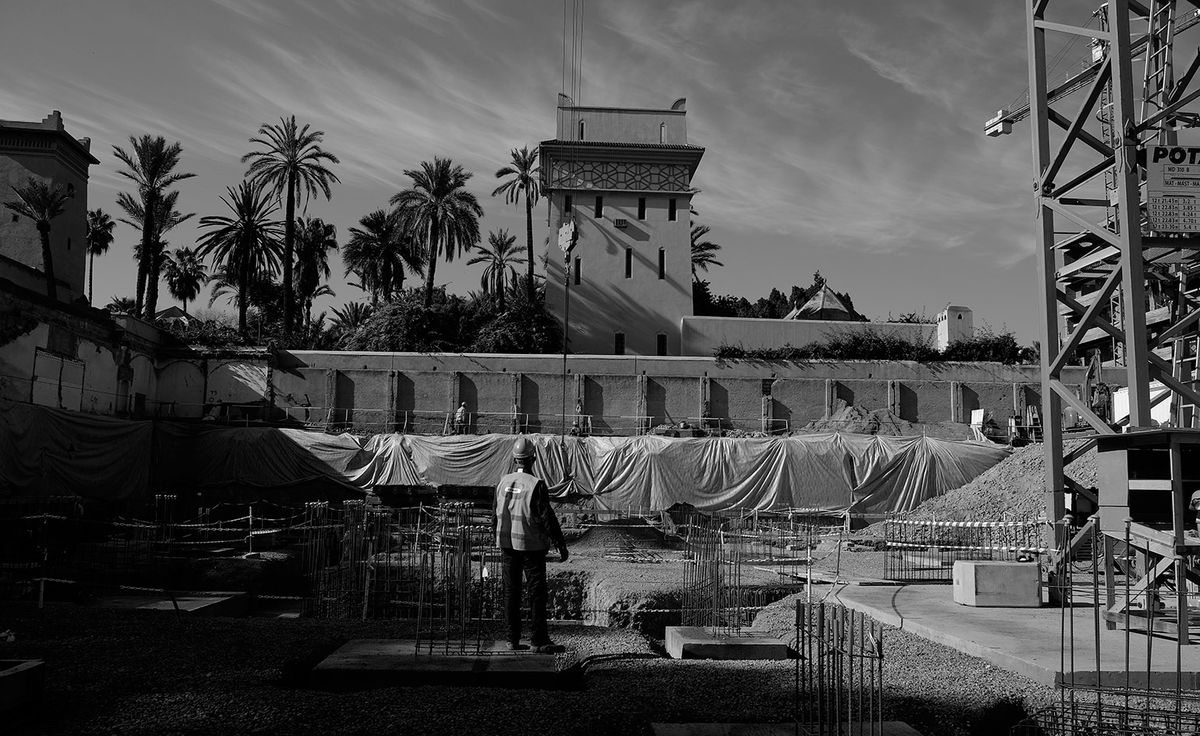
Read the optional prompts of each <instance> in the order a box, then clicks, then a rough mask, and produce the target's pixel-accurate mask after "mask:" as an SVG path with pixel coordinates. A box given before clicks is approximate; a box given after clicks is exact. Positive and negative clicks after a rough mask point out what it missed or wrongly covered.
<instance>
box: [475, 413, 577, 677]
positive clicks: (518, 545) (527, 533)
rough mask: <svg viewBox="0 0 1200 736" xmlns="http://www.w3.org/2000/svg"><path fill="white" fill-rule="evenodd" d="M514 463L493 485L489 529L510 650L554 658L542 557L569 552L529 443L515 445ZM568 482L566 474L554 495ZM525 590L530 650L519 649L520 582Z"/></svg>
mask: <svg viewBox="0 0 1200 736" xmlns="http://www.w3.org/2000/svg"><path fill="white" fill-rule="evenodd" d="M513 461H514V462H515V463H516V464H517V471H516V472H514V473H509V474H508V475H505V476H504V477H503V478H501V479H500V482H499V483H498V484H496V506H495V517H494V519H493V525H494V527H495V530H496V546H498V547H499V548H500V556H501V571H502V576H503V580H504V593H505V618H506V620H507V621H508V647H509V649H512V650H523V649H528V648H529V646H532V647H533V650H534V651H536V652H538V653H541V654H555V653H557V652H561V651H563V648H562V647H561V646H559V645H557V644H555V643H553V642H552V641H550V636H549V634H548V632H547V630H546V553H547V552H548V551H549V549H550V547H551V546H552V545H553V546H554V547H555V548H557V549H558V555H559V558H560V561H561V562H566V561H567V557H568V556H569V552H568V551H567V541H566V539H565V538H564V537H563V533H562V528H561V527H559V525H558V518H557V517H556V516H555V515H554V510H553V509H551V508H550V492H551V490H552V489H549V488H547V487H546V483H545V481H543V480H542V479H541V478H538V477H537V476H535V475H533V473H531V472H530V470H531V469H532V468H533V443H532V442H530V441H529V440H528V439H527V438H525V437H518V438H517V440H516V442H514V443H513ZM570 481H571V476H570V475H569V474H568V475H567V476H566V477H565V478H564V480H563V482H562V483H561V484H559V485H557V486H555V487H554V489H553V490H554V491H557V490H559V489H560V488H562V487H564V486H566V485H567V484H568V483H570ZM522 573H524V580H525V583H527V584H528V586H529V608H530V610H531V612H532V615H533V623H532V631H531V633H530V636H529V646H526V645H524V644H521V579H522Z"/></svg>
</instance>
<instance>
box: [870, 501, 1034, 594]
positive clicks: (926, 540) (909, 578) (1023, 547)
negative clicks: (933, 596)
mask: <svg viewBox="0 0 1200 736" xmlns="http://www.w3.org/2000/svg"><path fill="white" fill-rule="evenodd" d="M1044 533H1045V524H1044V523H1042V522H1029V521H937V520H931V519H913V518H906V517H904V516H893V517H891V518H888V519H886V520H885V521H884V545H885V548H886V550H887V556H886V561H885V563H884V572H883V576H884V578H886V579H888V580H894V581H896V582H906V583H949V582H952V581H953V574H954V563H955V562H956V561H958V560H1004V561H1009V562H1036V561H1037V560H1038V558H1039V555H1045V554H1046V553H1047V552H1048V551H1049V550H1048V549H1047V548H1046V547H1045V546H1044V542H1043V534H1044Z"/></svg>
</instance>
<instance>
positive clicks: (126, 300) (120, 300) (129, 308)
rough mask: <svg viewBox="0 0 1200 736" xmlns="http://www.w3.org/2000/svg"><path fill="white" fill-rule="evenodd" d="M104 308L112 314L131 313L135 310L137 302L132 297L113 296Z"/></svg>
mask: <svg viewBox="0 0 1200 736" xmlns="http://www.w3.org/2000/svg"><path fill="white" fill-rule="evenodd" d="M104 308H105V309H107V310H108V311H109V312H111V313H112V314H133V313H134V311H135V310H137V302H136V301H134V299H133V298H132V297H128V296H114V297H113V298H112V299H109V300H108V304H107V305H106V306H105V307H104Z"/></svg>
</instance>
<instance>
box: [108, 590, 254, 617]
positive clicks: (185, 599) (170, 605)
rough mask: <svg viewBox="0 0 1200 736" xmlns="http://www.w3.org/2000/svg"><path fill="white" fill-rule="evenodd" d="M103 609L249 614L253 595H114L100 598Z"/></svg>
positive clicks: (234, 593) (202, 614)
mask: <svg viewBox="0 0 1200 736" xmlns="http://www.w3.org/2000/svg"><path fill="white" fill-rule="evenodd" d="M94 605H96V606H99V607H101V608H123V609H136V610H141V611H175V610H178V611H179V612H180V613H189V614H192V615H194V616H245V615H246V613H247V612H248V611H249V610H250V597H249V596H248V595H247V594H246V593H243V592H236V591H213V592H208V593H196V594H188V595H178V596H175V599H174V601H172V600H171V598H170V596H166V595H113V596H105V597H103V598H99V599H97V600H96V602H95V604H94Z"/></svg>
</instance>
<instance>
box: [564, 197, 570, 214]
mask: <svg viewBox="0 0 1200 736" xmlns="http://www.w3.org/2000/svg"><path fill="white" fill-rule="evenodd" d="M571 207H572V203H571V195H569V194H568V195H567V196H566V199H564V200H563V212H564V213H566V214H568V215H569V214H571Z"/></svg>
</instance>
